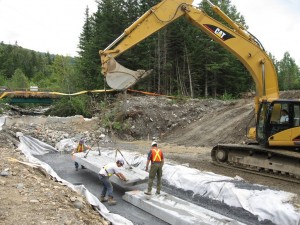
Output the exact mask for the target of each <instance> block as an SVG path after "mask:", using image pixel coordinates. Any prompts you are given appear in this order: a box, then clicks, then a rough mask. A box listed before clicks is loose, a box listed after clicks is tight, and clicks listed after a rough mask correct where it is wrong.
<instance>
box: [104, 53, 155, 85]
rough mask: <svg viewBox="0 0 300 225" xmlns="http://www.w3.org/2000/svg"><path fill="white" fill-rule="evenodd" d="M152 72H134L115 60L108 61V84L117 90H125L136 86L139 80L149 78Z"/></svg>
mask: <svg viewBox="0 0 300 225" xmlns="http://www.w3.org/2000/svg"><path fill="white" fill-rule="evenodd" d="M151 72H152V70H148V71H145V70H137V71H133V70H130V69H127V68H125V67H124V66H122V65H121V64H119V63H118V62H117V61H116V60H115V59H114V58H111V59H110V60H109V61H107V74H106V82H107V84H108V85H109V86H110V87H111V88H113V89H115V90H124V89H127V88H129V87H131V86H132V85H134V84H135V83H136V82H137V81H138V80H140V79H141V78H144V77H146V76H148V75H149V74H150V73H151Z"/></svg>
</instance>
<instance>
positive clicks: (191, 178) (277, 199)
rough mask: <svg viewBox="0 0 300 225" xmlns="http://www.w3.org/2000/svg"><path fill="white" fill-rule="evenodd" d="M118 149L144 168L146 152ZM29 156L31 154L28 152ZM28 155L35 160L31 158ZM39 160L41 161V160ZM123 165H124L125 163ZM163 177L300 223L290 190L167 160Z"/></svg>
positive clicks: (280, 220)
mask: <svg viewBox="0 0 300 225" xmlns="http://www.w3.org/2000/svg"><path fill="white" fill-rule="evenodd" d="M20 140H21V145H20V146H21V147H22V144H23V145H25V146H26V147H24V146H23V147H22V149H26V148H28V146H27V144H29V146H31V148H32V147H33V146H34V147H35V148H36V147H37V146H39V144H41V146H40V147H37V148H42V149H44V150H42V151H41V152H43V151H44V152H45V153H46V152H49V149H51V148H52V151H57V150H58V151H63V149H66V148H65V147H64V146H71V145H72V142H73V141H72V139H65V141H61V143H64V144H61V146H60V147H61V149H54V148H53V147H51V146H50V147H48V148H47V147H46V146H47V145H46V144H45V143H43V142H40V141H38V140H37V139H34V138H30V137H24V136H22V137H20ZM33 142H35V143H33ZM26 143H27V144H26ZM37 143H39V144H37ZM35 148H34V149H32V150H31V149H30V148H29V149H27V150H26V151H25V152H40V151H37V150H35ZM22 149H21V150H22ZM47 149H48V150H47ZM121 151H122V154H123V156H124V157H125V159H126V161H127V162H128V163H129V164H130V165H138V168H140V169H145V167H146V155H141V154H140V153H137V152H127V151H125V150H121ZM24 154H25V153H24ZM101 154H103V155H104V156H108V157H111V158H115V157H118V158H119V157H122V156H121V155H120V154H119V153H117V154H118V155H117V156H116V151H115V150H107V149H103V148H101ZM30 157H32V156H31V154H30ZM32 158H33V159H35V158H34V157H32ZM35 160H37V159H35ZM38 161H39V160H38ZM33 162H35V161H33ZM39 162H40V161H39ZM41 163H42V164H45V163H43V162H41ZM46 165H47V164H46ZM47 166H48V165H47ZM124 166H126V164H125V165H124ZM48 167H50V166H48ZM47 171H48V170H47ZM49 171H50V172H48V173H49V174H50V175H51V176H54V177H56V176H57V174H56V173H55V172H54V171H53V170H52V168H51V167H50V168H49ZM57 179H58V178H57ZM163 179H164V180H166V181H167V182H169V184H171V185H173V186H175V187H177V188H181V189H183V190H188V191H193V193H194V194H199V195H201V196H204V197H208V198H212V199H214V200H217V201H221V202H224V203H225V204H227V205H229V206H235V207H241V208H244V209H245V210H247V211H249V212H251V213H252V214H254V215H257V216H258V218H259V220H265V219H268V220H270V221H272V222H273V223H275V224H278V225H282V224H286V225H299V224H300V212H298V211H297V210H296V209H295V208H294V206H293V205H292V204H291V203H290V202H291V199H292V198H293V197H294V196H295V194H292V193H288V192H284V191H275V190H270V189H267V187H264V188H255V186H258V185H255V184H253V190H248V189H244V188H239V187H236V186H235V184H234V183H233V182H232V181H237V180H238V179H235V178H231V177H226V176H222V175H218V174H214V173H212V172H206V171H199V170H197V169H193V168H189V167H186V166H183V165H176V164H172V163H168V162H167V163H165V165H164V167H163ZM58 180H59V181H62V182H63V183H64V184H66V185H68V186H70V187H71V188H73V189H75V188H76V189H75V190H77V189H79V190H78V191H80V192H81V193H82V194H84V195H85V196H86V197H87V199H88V200H89V202H90V203H91V204H92V205H96V206H99V209H100V214H101V215H103V216H104V217H105V218H106V219H108V220H109V221H112V222H113V221H115V222H113V223H115V224H118V223H121V222H120V221H119V220H120V218H121V219H122V218H123V217H121V216H119V215H116V214H111V213H109V212H108V210H107V209H106V208H105V206H104V205H103V204H101V203H100V202H99V200H98V199H97V198H96V197H95V196H93V195H92V194H91V193H90V192H88V190H87V189H85V188H84V186H82V185H80V186H74V185H72V184H70V183H68V182H66V181H64V180H62V179H60V178H59V179H58ZM67 183H68V184H67ZM125 220H127V219H125ZM116 221H118V222H116ZM122 223H123V222H122ZM124 224H132V223H131V222H130V221H128V223H126V222H125V223H124Z"/></svg>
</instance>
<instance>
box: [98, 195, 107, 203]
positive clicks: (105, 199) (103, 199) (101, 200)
mask: <svg viewBox="0 0 300 225" xmlns="http://www.w3.org/2000/svg"><path fill="white" fill-rule="evenodd" d="M107 201H108V199H107V198H105V196H103V195H101V196H100V202H107Z"/></svg>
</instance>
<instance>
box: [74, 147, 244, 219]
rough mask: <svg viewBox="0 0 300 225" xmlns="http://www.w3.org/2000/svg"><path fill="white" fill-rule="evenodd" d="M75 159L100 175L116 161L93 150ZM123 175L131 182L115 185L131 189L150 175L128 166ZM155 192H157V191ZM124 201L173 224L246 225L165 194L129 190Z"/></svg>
mask: <svg viewBox="0 0 300 225" xmlns="http://www.w3.org/2000/svg"><path fill="white" fill-rule="evenodd" d="M73 160H75V161H76V162H78V163H79V164H80V165H83V166H85V167H86V168H87V169H89V170H91V171H93V172H95V173H97V174H98V173H99V171H100V169H101V168H102V167H103V166H104V165H106V164H107V163H110V162H114V159H112V158H110V157H107V156H103V155H100V154H99V153H98V152H96V151H90V152H89V153H88V155H87V154H86V153H76V154H74V155H73ZM122 173H124V175H125V176H126V178H127V179H128V181H127V182H124V181H121V180H120V179H118V178H117V177H116V176H112V177H111V178H110V180H111V182H112V183H115V184H117V185H119V186H121V187H122V186H123V187H129V186H134V185H137V184H141V183H146V182H147V181H148V173H147V172H146V171H144V170H141V169H139V168H137V167H130V166H127V165H124V168H122ZM153 191H154V193H155V190H153ZM123 199H124V200H125V201H127V202H129V203H131V204H132V205H134V206H136V207H138V208H140V209H142V210H144V211H146V212H148V213H149V214H152V215H153V216H155V217H157V218H160V219H161V220H163V221H165V222H167V223H169V224H172V225H185V224H187V225H192V224H195V225H196V224H197V225H211V224H214V225H242V224H243V223H240V222H237V221H235V220H233V219H231V218H228V217H225V216H222V215H220V214H218V213H215V212H212V211H210V210H207V209H205V208H203V207H200V206H198V205H195V204H192V203H190V202H188V201H184V200H182V199H179V198H177V197H174V196H172V195H169V194H167V193H163V192H161V194H160V195H156V194H153V195H145V194H144V192H143V191H140V190H136V191H128V192H125V195H124V196H123Z"/></svg>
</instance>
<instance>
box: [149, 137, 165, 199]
mask: <svg viewBox="0 0 300 225" xmlns="http://www.w3.org/2000/svg"><path fill="white" fill-rule="evenodd" d="M151 146H152V149H151V150H150V151H149V153H148V158H147V164H146V171H148V166H149V163H150V161H151V168H150V172H149V181H148V190H147V191H146V192H145V194H146V195H151V191H152V185H153V180H154V178H155V176H157V185H156V186H157V187H156V194H160V190H161V178H162V168H163V165H164V155H163V153H162V151H161V149H159V148H158V147H157V142H156V141H153V142H152V144H151Z"/></svg>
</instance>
